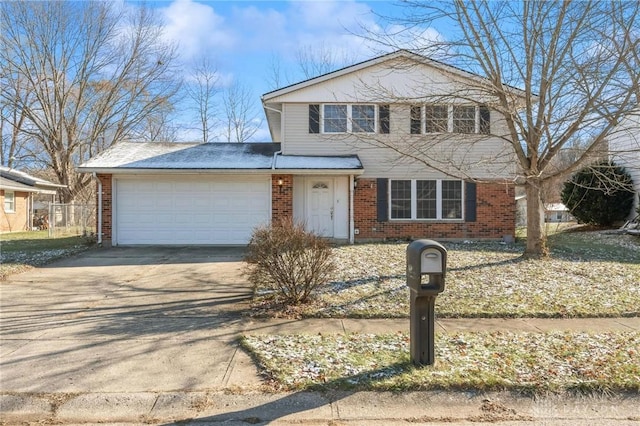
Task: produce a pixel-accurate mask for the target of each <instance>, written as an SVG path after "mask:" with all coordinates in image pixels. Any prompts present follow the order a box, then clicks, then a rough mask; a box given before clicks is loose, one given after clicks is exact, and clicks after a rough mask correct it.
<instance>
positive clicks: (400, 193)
mask: <svg viewBox="0 0 640 426" xmlns="http://www.w3.org/2000/svg"><path fill="white" fill-rule="evenodd" d="M391 218H392V219H411V181H410V180H392V181H391Z"/></svg>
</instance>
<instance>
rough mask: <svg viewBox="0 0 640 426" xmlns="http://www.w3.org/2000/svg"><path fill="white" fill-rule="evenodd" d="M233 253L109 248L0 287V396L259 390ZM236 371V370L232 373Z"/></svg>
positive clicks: (246, 293)
mask: <svg viewBox="0 0 640 426" xmlns="http://www.w3.org/2000/svg"><path fill="white" fill-rule="evenodd" d="M241 258H242V250H241V249H238V248H212V247H207V248H148V247H144V248H113V249H96V250H92V251H89V252H86V253H84V254H82V255H80V256H78V257H74V258H70V259H67V260H64V261H62V262H58V263H55V264H52V265H50V266H47V267H44V268H39V269H35V270H32V271H29V272H26V273H22V274H18V275H14V276H11V277H9V278H8V279H7V280H6V281H4V282H0V320H1V328H0V339H1V346H0V387H1V390H2V392H20V393H24V392H35V393H40V392H42V393H83V392H122V391H126V392H145V391H153V392H161V391H177V390H183V389H189V390H200V389H207V390H210V389H221V388H224V387H225V386H226V384H227V383H228V382H229V380H230V378H232V376H233V375H234V374H240V375H241V377H233V380H232V383H234V384H241V385H243V384H244V385H246V386H254V385H256V386H257V385H258V384H259V383H260V382H259V379H258V376H257V373H256V371H255V367H252V366H251V364H252V363H251V361H250V360H249V359H248V356H247V355H246V354H244V352H242V351H241V350H238V346H237V342H236V339H237V336H238V334H239V333H240V332H241V331H242V324H243V321H242V320H241V316H242V313H243V311H244V310H245V309H246V307H247V303H248V301H249V298H250V296H251V288H250V287H249V285H248V284H247V282H246V281H245V280H244V279H243V277H242V276H241V267H242V263H241V262H240V260H241ZM236 366H239V367H242V368H235V367H236Z"/></svg>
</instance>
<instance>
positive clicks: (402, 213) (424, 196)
mask: <svg viewBox="0 0 640 426" xmlns="http://www.w3.org/2000/svg"><path fill="white" fill-rule="evenodd" d="M463 197H464V194H463V185H462V181H461V180H445V179H433V180H420V179H411V180H409V179H404V180H396V179H393V180H390V182H389V200H390V202H389V214H390V216H389V217H390V218H391V219H392V220H393V219H396V220H402V219H404V220H407V219H410V220H429V219H433V220H448V219H457V220H459V219H462V211H463V201H462V200H463V199H464V198H463Z"/></svg>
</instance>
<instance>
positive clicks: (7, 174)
mask: <svg viewBox="0 0 640 426" xmlns="http://www.w3.org/2000/svg"><path fill="white" fill-rule="evenodd" d="M0 188H2V189H8V190H10V191H20V192H36V193H41V194H55V193H56V190H57V189H58V188H66V185H60V184H58V183H53V182H49V181H48V180H44V179H40V178H39V177H36V176H33V175H30V174H29V173H26V172H23V171H20V170H16V169H12V168H10V167H5V166H0Z"/></svg>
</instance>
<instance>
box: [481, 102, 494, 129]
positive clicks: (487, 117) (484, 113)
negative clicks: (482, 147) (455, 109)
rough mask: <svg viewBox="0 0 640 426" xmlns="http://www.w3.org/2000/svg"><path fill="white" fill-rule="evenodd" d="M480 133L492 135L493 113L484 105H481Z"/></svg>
mask: <svg viewBox="0 0 640 426" xmlns="http://www.w3.org/2000/svg"><path fill="white" fill-rule="evenodd" d="M480 133H481V134H483V135H489V134H491V111H490V110H489V108H488V107H486V106H484V105H480Z"/></svg>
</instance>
